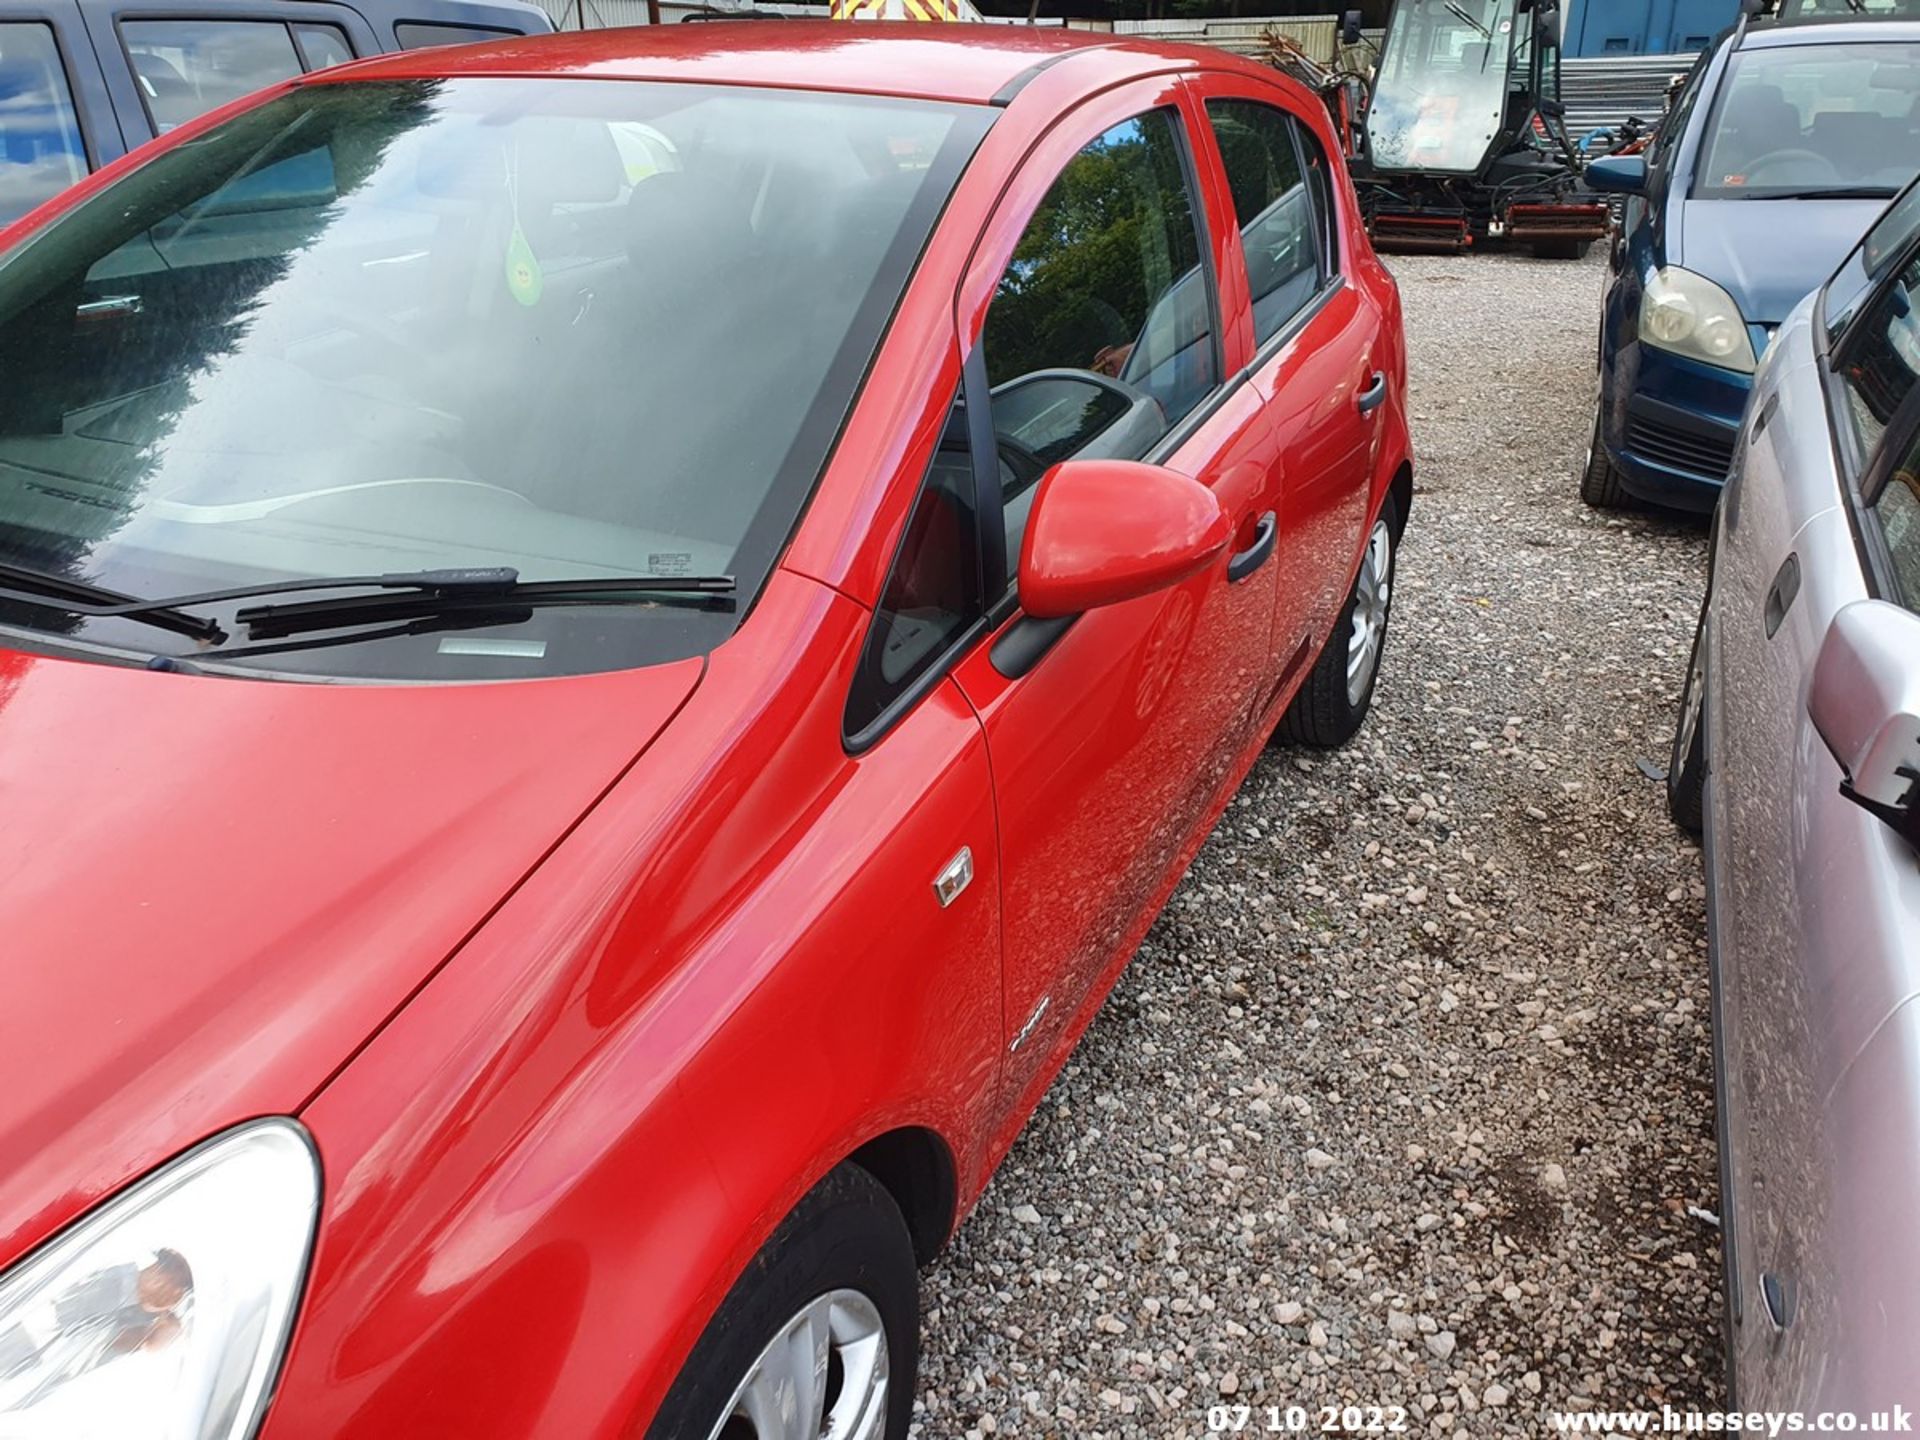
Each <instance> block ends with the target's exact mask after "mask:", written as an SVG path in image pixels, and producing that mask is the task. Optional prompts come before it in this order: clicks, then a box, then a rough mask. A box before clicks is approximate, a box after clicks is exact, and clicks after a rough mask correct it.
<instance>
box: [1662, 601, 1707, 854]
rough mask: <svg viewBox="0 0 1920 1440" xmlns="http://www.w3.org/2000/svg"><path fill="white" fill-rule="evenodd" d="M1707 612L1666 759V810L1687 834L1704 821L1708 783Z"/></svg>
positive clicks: (1696, 636)
mask: <svg viewBox="0 0 1920 1440" xmlns="http://www.w3.org/2000/svg"><path fill="white" fill-rule="evenodd" d="M1706 638H1707V612H1706V607H1705V606H1702V607H1701V610H1700V624H1699V626H1698V627H1697V628H1696V629H1695V630H1694V632H1693V653H1692V654H1691V655H1690V656H1689V657H1688V659H1687V683H1686V686H1685V687H1684V688H1683V689H1682V690H1681V692H1680V716H1679V719H1678V720H1677V721H1676V722H1675V724H1674V728H1673V756H1672V758H1671V759H1670V760H1669V761H1668V763H1667V810H1668V812H1669V813H1670V814H1671V815H1672V816H1673V823H1674V824H1676V825H1678V826H1679V827H1680V828H1681V829H1682V830H1685V831H1686V832H1687V833H1688V834H1690V835H1698V834H1699V833H1700V831H1701V829H1702V828H1703V826H1704V824H1705V815H1706V810H1705V801H1706V786H1707V765H1706V749H1707V746H1706V727H1705V725H1704V724H1702V720H1703V718H1704V717H1705V715H1706V701H1707V656H1706V648H1707V647H1706Z"/></svg>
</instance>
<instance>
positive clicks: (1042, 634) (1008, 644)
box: [987, 615, 1080, 680]
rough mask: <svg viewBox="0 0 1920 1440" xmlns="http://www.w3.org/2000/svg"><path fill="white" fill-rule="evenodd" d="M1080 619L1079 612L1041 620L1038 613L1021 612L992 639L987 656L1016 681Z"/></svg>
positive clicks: (1005, 675) (1036, 663) (995, 666)
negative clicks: (1026, 613) (1036, 614)
mask: <svg viewBox="0 0 1920 1440" xmlns="http://www.w3.org/2000/svg"><path fill="white" fill-rule="evenodd" d="M1079 618H1080V617H1079V616H1078V615H1060V616H1056V617H1055V618H1053V619H1050V620H1042V619H1040V618H1038V617H1037V616H1033V615H1022V616H1021V617H1020V618H1019V619H1018V620H1016V621H1014V622H1013V624H1011V625H1009V626H1008V627H1007V628H1006V630H1005V631H1004V632H1002V634H1001V635H1000V637H999V638H998V639H997V640H995V641H994V642H993V648H992V649H991V650H989V651H988V652H987V658H988V659H990V660H992V661H993V668H994V669H995V670H998V671H999V672H1000V674H1001V675H1002V676H1004V677H1005V678H1006V679H1008V680H1018V679H1019V678H1020V677H1021V676H1022V675H1024V674H1026V673H1027V672H1028V671H1029V670H1031V669H1033V667H1034V666H1036V665H1038V664H1039V663H1040V661H1041V659H1042V658H1043V657H1044V656H1045V655H1046V653H1047V652H1048V651H1049V650H1051V649H1053V647H1054V646H1055V645H1057V644H1058V643H1059V642H1060V637H1061V636H1063V635H1065V634H1066V633H1067V631H1069V630H1071V629H1072V628H1073V623H1074V621H1076V620H1078V619H1079Z"/></svg>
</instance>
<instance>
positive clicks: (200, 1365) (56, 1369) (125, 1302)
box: [0, 1120, 320, 1440]
mask: <svg viewBox="0 0 1920 1440" xmlns="http://www.w3.org/2000/svg"><path fill="white" fill-rule="evenodd" d="M319 1205H320V1170H319V1165H318V1162H317V1161H316V1160H315V1158H314V1153H313V1148H312V1146H311V1145H310V1144H309V1143H308V1141H307V1135H306V1132H305V1131H304V1130H302V1129H301V1128H300V1127H299V1126H298V1125H296V1124H295V1123H294V1122H293V1121H291V1120H264V1121H260V1122H258V1123H256V1124H252V1125H247V1126H243V1127H242V1128H240V1129H238V1130H232V1131H229V1132H228V1133H227V1134H225V1135H222V1136H220V1137H219V1138H218V1139H215V1140H212V1141H209V1142H208V1143H207V1144H205V1145H202V1146H201V1147H200V1148H199V1149H197V1150H193V1151H190V1152H189V1153H188V1154H186V1155H183V1156H181V1157H180V1158H179V1159H178V1160H175V1161H174V1162H172V1163H171V1164H169V1165H167V1166H165V1167H164V1168H162V1169H161V1170H159V1171H157V1172H155V1173H154V1174H152V1175H150V1176H148V1177H147V1178H146V1179H145V1180H142V1181H140V1182H139V1183H138V1184H136V1185H133V1186H131V1187H129V1188H128V1189H127V1190H125V1191H124V1192H122V1193H121V1194H120V1195H118V1196H116V1197H114V1198H113V1199H112V1200H109V1201H108V1202H107V1203H106V1204H104V1205H102V1206H101V1207H100V1208H99V1209H97V1210H95V1211H94V1212H93V1213H92V1214H91V1215H88V1216H87V1217H86V1218H85V1219H84V1220H82V1221H80V1223H79V1224H77V1225H75V1226H73V1227H72V1228H71V1229H69V1230H67V1231H65V1232H64V1233H63V1234H61V1235H59V1236H57V1237H56V1238H55V1239H54V1240H52V1241H51V1242H50V1243H48V1244H47V1245H45V1246H43V1247H42V1248H41V1249H39V1250H37V1251H35V1252H34V1253H33V1254H32V1255H29V1256H28V1257H27V1258H26V1259H25V1260H24V1261H22V1262H21V1263H20V1264H19V1265H17V1266H15V1267H14V1268H13V1270H12V1271H10V1272H9V1273H7V1274H6V1275H5V1276H0V1440H56V1437H57V1440H109V1437H111V1440H243V1437H246V1436H249V1435H251V1434H252V1433H253V1431H254V1429H255V1427H256V1426H257V1425H258V1424H259V1421H260V1412H261V1410H262V1409H263V1407H264V1406H265V1404H266V1400H267V1397H268V1395H269V1393H270V1392H271V1389H272V1384H273V1378H274V1373H275V1371H276V1370H277V1369H278V1368H279V1365H280V1354H281V1351H282V1350H283V1349H284V1348H285V1346H286V1341H287V1332H288V1329H289V1327H290V1326H291V1324H292V1321H293V1308H294V1303H295V1301H296V1300H297V1299H298V1297H299V1294H300V1287H301V1284H302V1282H303V1281H304V1279H305V1277H306V1270H307V1255H308V1251H309V1249H310V1247H311V1245H312V1243H313V1228H314V1220H315V1217H316V1215H317V1214H318V1212H319Z"/></svg>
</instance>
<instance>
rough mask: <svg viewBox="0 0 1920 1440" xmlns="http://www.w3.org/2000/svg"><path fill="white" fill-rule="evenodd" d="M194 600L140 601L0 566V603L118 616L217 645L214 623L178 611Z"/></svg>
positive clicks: (218, 635) (76, 582) (36, 572)
mask: <svg viewBox="0 0 1920 1440" xmlns="http://www.w3.org/2000/svg"><path fill="white" fill-rule="evenodd" d="M193 598H194V597H192V596H188V597H186V599H185V600H184V601H180V600H142V599H140V598H139V597H138V596H134V595H123V594H121V593H120V591H118V590H109V589H107V588H106V587H105V586H103V585H89V584H88V583H87V582H86V581H84V580H69V579H67V578H66V577H65V576H64V575H50V574H48V573H47V572H46V571H44V570H33V569H30V568H28V567H26V566H21V565H0V600H13V601H16V602H18V603H21V604H25V605H40V606H44V607H45V608H47V609H49V610H63V611H65V612H66V613H67V614H69V615H85V616H88V617H90V618H92V617H107V616H117V617H119V618H122V619H126V620H136V621H139V622H140V623H141V624H143V625H152V626H154V627H155V628H157V629H161V630H171V631H173V632H174V633H175V634H176V635H188V636H191V637H192V638H193V639H195V640H205V641H207V642H209V643H211V644H215V645H217V644H219V643H220V642H221V641H222V640H224V639H226V638H227V635H226V631H224V630H222V629H221V628H220V626H219V625H218V624H217V623H216V622H214V621H212V620H209V619H206V618H204V617H203V616H199V615H189V614H187V612H186V611H184V610H182V609H180V608H178V607H179V606H180V605H181V604H183V603H191V601H192V600H193Z"/></svg>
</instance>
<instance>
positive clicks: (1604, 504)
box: [1580, 400, 1633, 510]
mask: <svg viewBox="0 0 1920 1440" xmlns="http://www.w3.org/2000/svg"><path fill="white" fill-rule="evenodd" d="M1602 403H1604V400H1603V401H1602ZM1580 498H1581V499H1582V500H1584V501H1586V502H1587V504H1589V505H1591V506H1592V507H1593V508H1594V509H1596V510H1620V509H1624V508H1625V507H1627V506H1628V505H1631V504H1632V503H1633V496H1631V495H1630V494H1628V493H1627V487H1626V486H1624V485H1622V484H1621V483H1620V468H1619V467H1618V466H1617V465H1615V464H1614V463H1613V461H1612V460H1611V459H1609V458H1608V456H1607V443H1606V438H1605V436H1603V435H1602V434H1601V431H1600V409H1599V406H1597V405H1596V406H1595V407H1594V413H1593V438H1592V439H1591V440H1589V441H1588V442H1587V459H1586V463H1585V464H1584V465H1583V466H1582V467H1581V469H1580Z"/></svg>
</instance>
